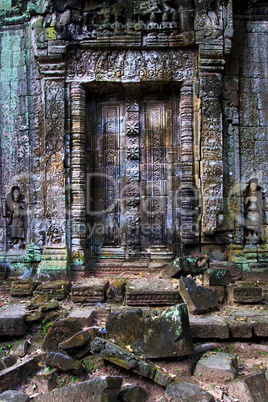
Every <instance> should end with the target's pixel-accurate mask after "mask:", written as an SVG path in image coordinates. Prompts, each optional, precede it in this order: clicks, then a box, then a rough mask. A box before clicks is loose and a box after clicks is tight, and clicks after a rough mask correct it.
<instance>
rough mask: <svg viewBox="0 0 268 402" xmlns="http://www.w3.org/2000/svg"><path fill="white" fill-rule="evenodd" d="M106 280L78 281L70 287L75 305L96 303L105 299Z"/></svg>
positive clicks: (107, 283)
mask: <svg viewBox="0 0 268 402" xmlns="http://www.w3.org/2000/svg"><path fill="white" fill-rule="evenodd" d="M108 285H109V282H108V280H107V279H99V278H90V279H81V280H78V281H77V282H76V283H75V284H74V285H73V286H72V292H71V297H72V301H73V302H75V303H96V302H103V301H104V300H105V299H106V291H107V288H108Z"/></svg>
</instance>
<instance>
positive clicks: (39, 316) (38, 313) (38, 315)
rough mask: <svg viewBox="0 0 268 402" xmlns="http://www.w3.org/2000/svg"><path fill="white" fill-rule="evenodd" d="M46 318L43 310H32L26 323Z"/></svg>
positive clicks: (27, 316)
mask: <svg viewBox="0 0 268 402" xmlns="http://www.w3.org/2000/svg"><path fill="white" fill-rule="evenodd" d="M43 318H44V314H43V313H41V311H37V310H35V311H30V312H29V313H28V314H27V315H26V318H25V321H26V324H32V323H36V322H41V321H42V319H43Z"/></svg>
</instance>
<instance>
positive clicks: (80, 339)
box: [59, 330, 91, 350]
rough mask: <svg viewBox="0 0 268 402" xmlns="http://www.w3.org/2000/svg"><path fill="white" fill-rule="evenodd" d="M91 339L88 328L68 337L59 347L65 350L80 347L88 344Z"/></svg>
mask: <svg viewBox="0 0 268 402" xmlns="http://www.w3.org/2000/svg"><path fill="white" fill-rule="evenodd" d="M90 340H91V337H90V335H89V333H88V331H87V330H85V331H80V332H78V333H77V334H75V335H73V336H72V337H71V338H68V339H66V340H65V341H63V342H61V343H59V347H60V348H62V349H63V350H68V349H73V348H80V347H82V346H84V345H86V344H88V343H89V342H90Z"/></svg>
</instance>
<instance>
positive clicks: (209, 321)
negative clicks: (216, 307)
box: [189, 314, 229, 339]
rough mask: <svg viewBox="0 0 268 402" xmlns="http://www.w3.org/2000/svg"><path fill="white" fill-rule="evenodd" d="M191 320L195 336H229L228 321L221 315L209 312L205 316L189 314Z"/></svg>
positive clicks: (192, 331)
mask: <svg viewBox="0 0 268 402" xmlns="http://www.w3.org/2000/svg"><path fill="white" fill-rule="evenodd" d="M189 322H190V328H191V333H192V337H193V338H200V339H208V338H217V339H228V338H229V327H228V324H227V321H226V320H225V319H224V318H222V317H220V316H215V315H211V314H209V315H206V316H204V317H203V316H202V317H196V316H192V315H189Z"/></svg>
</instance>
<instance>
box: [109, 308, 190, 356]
mask: <svg viewBox="0 0 268 402" xmlns="http://www.w3.org/2000/svg"><path fill="white" fill-rule="evenodd" d="M106 331H107V338H108V339H109V338H111V339H113V340H114V342H115V343H116V344H117V345H119V346H122V347H126V346H128V347H131V349H132V350H133V352H134V353H135V354H137V355H143V354H144V355H146V356H147V357H148V358H161V357H171V356H186V355H190V354H191V353H192V350H193V345H192V339H191V332H190V325H189V318H188V311H187V307H186V305H185V304H177V305H176V306H172V307H170V308H168V309H166V310H164V311H163V312H161V311H159V310H154V311H151V312H147V313H146V312H144V313H143V312H142V310H141V309H135V310H130V311H127V312H124V313H121V312H116V313H111V314H110V315H109V316H108V319H107V321H106Z"/></svg>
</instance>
